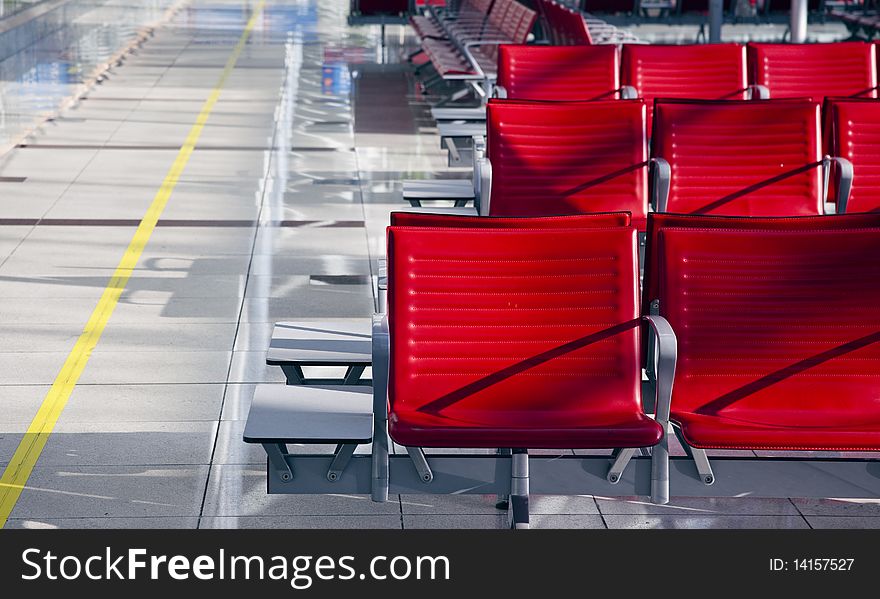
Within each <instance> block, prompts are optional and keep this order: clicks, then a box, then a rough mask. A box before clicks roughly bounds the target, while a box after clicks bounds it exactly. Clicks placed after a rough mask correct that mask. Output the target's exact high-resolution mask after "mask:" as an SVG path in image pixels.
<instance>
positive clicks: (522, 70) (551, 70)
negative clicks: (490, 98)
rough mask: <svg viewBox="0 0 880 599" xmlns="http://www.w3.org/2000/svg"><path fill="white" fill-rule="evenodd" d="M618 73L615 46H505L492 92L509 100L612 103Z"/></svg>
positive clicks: (502, 49)
mask: <svg viewBox="0 0 880 599" xmlns="http://www.w3.org/2000/svg"><path fill="white" fill-rule="evenodd" d="M619 72H620V61H619V59H618V52H617V48H616V47H615V46H608V45H606V46H530V45H505V46H501V48H500V49H499V50H498V81H497V84H496V87H495V93H496V95H497V96H498V97H499V98H508V99H511V100H554V101H560V100H613V99H617V97H618V92H619V89H620V75H619Z"/></svg>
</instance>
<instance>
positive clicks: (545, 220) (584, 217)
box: [391, 212, 630, 229]
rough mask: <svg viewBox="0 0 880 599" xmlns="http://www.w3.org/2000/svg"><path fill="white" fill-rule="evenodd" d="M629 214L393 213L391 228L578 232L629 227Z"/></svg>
mask: <svg viewBox="0 0 880 599" xmlns="http://www.w3.org/2000/svg"><path fill="white" fill-rule="evenodd" d="M629 225H630V214H629V212H602V213H598V214H576V215H573V216H544V217H540V216H538V217H535V216H532V217H525V218H504V217H491V216H458V215H450V214H431V213H428V212H392V213H391V226H392V227H440V228H443V227H457V228H463V229H467V228H476V229H516V228H529V229H577V228H593V227H596V228H599V227H628V226H629Z"/></svg>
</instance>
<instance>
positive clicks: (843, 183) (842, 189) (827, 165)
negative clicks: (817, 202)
mask: <svg viewBox="0 0 880 599" xmlns="http://www.w3.org/2000/svg"><path fill="white" fill-rule="evenodd" d="M832 164H836V165H837V168H836V169H835V173H836V175H837V177H836V179H837V181H836V183H837V214H844V213H845V212H846V203H847V202H848V201H849V194H850V192H851V191H852V184H853V165H852V162H850V161H849V160H847V159H846V158H841V157H840V156H825V157H824V158H822V168H823V170H824V175H825V183H824V190H823V198H822V199H823V202H827V201H828V183H829V181H830V179H831V165H832Z"/></svg>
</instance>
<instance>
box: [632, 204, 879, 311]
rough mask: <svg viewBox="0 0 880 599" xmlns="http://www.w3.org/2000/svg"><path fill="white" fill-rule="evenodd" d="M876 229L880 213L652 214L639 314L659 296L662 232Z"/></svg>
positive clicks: (646, 244) (646, 246) (649, 218)
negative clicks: (677, 230) (792, 214)
mask: <svg viewBox="0 0 880 599" xmlns="http://www.w3.org/2000/svg"><path fill="white" fill-rule="evenodd" d="M867 227H878V228H880V214H839V215H828V216H793V217H785V216H783V217H774V216H771V217H766V216H702V215H693V214H672V213H662V212H652V213H651V214H649V215H648V228H647V238H646V243H645V275H644V279H643V281H642V311H643V312H644V313H645V314H647V313H648V309H649V306H650V303H651V302H652V301H654V300H655V299H658V298H659V297H660V289H659V282H658V281H659V277H660V269H661V264H660V256H661V254H660V251H659V248H658V239H659V236H660V232H661V231H663V230H664V229H703V230H708V229H712V230H718V229H724V230H734V231H819V230H829V231H836V230H851V229H860V228H867Z"/></svg>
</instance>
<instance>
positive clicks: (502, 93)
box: [492, 83, 507, 100]
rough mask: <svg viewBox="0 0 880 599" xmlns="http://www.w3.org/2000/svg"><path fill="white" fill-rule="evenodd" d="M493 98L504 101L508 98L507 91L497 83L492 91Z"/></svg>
mask: <svg viewBox="0 0 880 599" xmlns="http://www.w3.org/2000/svg"><path fill="white" fill-rule="evenodd" d="M492 97H493V98H498V99H501V100H503V99H505V98H507V90H506V89H504V86H503V85H498V84H497V83H496V84H495V87H494V88H493V89H492Z"/></svg>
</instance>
